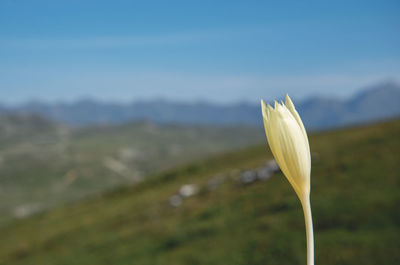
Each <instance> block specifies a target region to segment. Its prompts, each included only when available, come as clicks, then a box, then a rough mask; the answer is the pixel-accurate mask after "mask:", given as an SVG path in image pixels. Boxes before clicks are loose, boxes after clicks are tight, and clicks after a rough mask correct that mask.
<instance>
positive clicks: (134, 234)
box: [0, 120, 400, 265]
mask: <svg viewBox="0 0 400 265" xmlns="http://www.w3.org/2000/svg"><path fill="white" fill-rule="evenodd" d="M84 136H85V135H84V134H82V136H81V137H84ZM226 136H227V137H229V135H228V134H227V135H226ZM75 137H78V136H75ZM126 137H128V135H126ZM101 139H104V137H102V138H101ZM119 139H120V142H118V144H123V142H124V141H125V140H124V139H127V138H121V137H120V138H119ZM76 143H78V141H76ZM97 143H98V142H96V139H92V142H87V141H85V144H86V145H93V146H98V145H97ZM81 144H82V145H83V144H84V143H81ZM108 144H109V145H112V144H114V143H111V142H110V143H108ZM310 145H311V151H312V158H313V160H312V175H311V204H312V211H313V219H314V232H315V247H316V248H315V252H316V264H324V265H330V264H332V265H333V264H335V265H337V264H343V265H344V264H363V265H368V264H398V263H399V262H400V251H399V249H400V237H399V235H400V211H399V205H400V193H399V186H400V151H399V150H400V120H394V121H389V122H385V123H380V124H375V125H367V126H360V127H353V128H345V129H339V130H335V131H329V132H322V133H315V134H312V135H310ZM93 150H95V149H93ZM98 152H100V151H98ZM157 159H162V158H160V157H158V158H157ZM270 159H272V156H271V153H270V151H269V149H268V147H267V145H266V143H265V140H264V141H261V142H260V144H258V145H254V146H252V147H247V148H245V149H240V150H237V151H229V152H226V153H224V154H222V155H217V154H215V153H214V154H211V155H207V158H206V159H204V158H203V159H202V160H198V161H197V162H191V163H190V164H187V165H184V166H177V167H174V168H169V169H167V170H164V171H160V172H161V173H154V174H152V175H150V176H149V177H147V178H146V179H145V180H144V181H142V182H140V183H138V184H131V185H123V186H121V187H117V188H114V189H113V190H111V191H107V192H102V193H97V195H93V196H91V197H89V198H86V199H84V200H83V201H82V200H81V201H77V202H73V203H69V204H64V205H61V206H57V207H55V208H53V209H51V210H48V211H44V212H41V213H37V214H34V215H32V216H30V217H27V218H23V219H19V220H15V221H13V222H10V223H9V224H7V225H3V226H2V227H0V239H1V240H0V264H16V265H18V264H26V265H28V264H32V265H33V264H40V265H47V264H48V265H58V264H59V265H61V264H63V265H73V264H97V265H101V264H107V265H108V264H115V265H118V264H121V265H122V264H137V265H154V264H158V265H183V264H191V265H196V264H207V265H221V264H229V265H239V264H243V265H256V264H260V265H261V264H263V265H265V264H271V265H273V264H277V265H278V264H279V265H284V264H288V265H289V264H290V265H296V264H305V262H306V238H305V229H304V219H303V214H302V210H301V206H300V203H299V201H298V199H297V197H296V195H295V193H294V191H293V190H292V188H291V186H290V185H289V183H288V182H287V180H286V179H285V177H284V176H283V175H282V174H281V173H279V172H277V173H274V174H273V175H271V176H270V178H268V179H266V180H258V181H254V182H251V183H247V184H245V183H243V181H241V175H242V174H243V172H244V171H246V170H254V169H257V168H259V167H261V166H263V165H264V164H265V163H266V161H269V160H270ZM144 168H145V167H144ZM160 168H161V167H160ZM210 183H214V184H215V185H213V187H212V188H210ZM185 184H192V185H194V186H195V187H197V191H196V192H195V194H194V195H192V196H189V197H187V198H184V199H183V200H182V202H181V204H180V205H178V206H171V204H170V198H171V196H173V195H175V194H177V192H178V191H179V189H180V188H181V187H182V185H185ZM99 185H100V184H99ZM48 199H49V200H51V198H48Z"/></svg>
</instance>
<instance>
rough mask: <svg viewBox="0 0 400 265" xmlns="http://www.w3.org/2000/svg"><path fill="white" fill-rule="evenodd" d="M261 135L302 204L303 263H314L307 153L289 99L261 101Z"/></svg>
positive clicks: (295, 112)
mask: <svg viewBox="0 0 400 265" xmlns="http://www.w3.org/2000/svg"><path fill="white" fill-rule="evenodd" d="M261 109H262V114H263V120H264V128H265V134H266V135H267V140H268V144H269V146H270V148H271V151H272V154H273V155H274V157H275V160H276V162H277V163H278V165H279V167H280V168H281V170H282V172H283V174H284V175H285V176H286V178H287V179H288V181H289V182H290V184H291V185H292V186H293V189H294V191H295V192H296V194H297V196H298V197H299V199H300V202H301V205H302V207H303V212H304V217H305V222H306V233H307V250H308V252H307V264H308V265H313V264H314V239H313V228H312V218H311V206H310V173H311V155H310V146H309V143H308V138H307V133H306V130H305V128H304V125H303V122H302V121H301V119H300V116H299V114H298V113H297V111H296V109H295V107H294V105H293V102H292V101H291V99H290V98H289V96H288V95H286V101H285V104H283V103H282V104H280V103H277V102H276V101H275V108H272V107H271V106H270V105H268V106H266V105H265V103H264V101H263V100H261Z"/></svg>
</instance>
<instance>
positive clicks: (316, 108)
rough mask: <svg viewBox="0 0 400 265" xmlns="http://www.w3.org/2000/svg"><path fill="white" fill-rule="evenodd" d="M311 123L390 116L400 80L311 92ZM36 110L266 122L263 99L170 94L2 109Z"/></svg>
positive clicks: (70, 116) (116, 117)
mask: <svg viewBox="0 0 400 265" xmlns="http://www.w3.org/2000/svg"><path fill="white" fill-rule="evenodd" d="M295 103H296V106H297V109H298V111H299V113H300V115H301V116H302V118H303V120H304V122H305V124H306V126H307V127H308V128H312V129H325V128H331V127H337V126H345V125H350V124H358V123H365V122H370V121H375V120H381V119H388V118H391V117H395V116H398V115H400V85H399V84H398V83H396V82H391V81H388V82H384V83H380V84H376V85H374V86H371V87H368V88H365V89H363V90H361V91H360V92H359V93H357V94H355V95H353V96H352V97H351V98H349V99H339V98H326V97H311V98H308V99H305V100H303V101H297V102H295ZM8 112H12V113H15V112H16V113H36V114H39V115H42V116H44V117H47V118H49V119H52V120H55V121H58V122H61V123H66V124H69V125H75V126H76V125H77V126H81V125H92V124H121V123H125V122H129V121H133V120H148V121H153V122H156V123H176V124H209V125H240V124H241V125H250V126H261V122H262V121H261V116H260V115H261V112H260V106H259V104H258V103H257V104H251V103H237V104H231V105H218V104H212V103H207V102H198V103H176V102H169V101H165V100H156V101H147V102H133V103H130V104H117V103H102V102H98V101H95V100H92V99H84V100H80V101H77V102H73V103H53V104H48V103H42V102H29V103H25V104H22V105H19V106H14V107H5V106H0V113H8Z"/></svg>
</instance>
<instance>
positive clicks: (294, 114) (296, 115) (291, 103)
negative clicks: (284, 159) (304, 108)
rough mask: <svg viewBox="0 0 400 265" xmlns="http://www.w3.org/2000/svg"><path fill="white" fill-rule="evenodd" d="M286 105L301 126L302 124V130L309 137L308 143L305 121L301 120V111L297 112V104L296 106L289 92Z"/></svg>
mask: <svg viewBox="0 0 400 265" xmlns="http://www.w3.org/2000/svg"><path fill="white" fill-rule="evenodd" d="M285 105H286V107H287V108H288V109H289V111H290V112H291V113H292V115H293V116H294V118H295V119H296V121H297V123H298V124H299V126H300V128H301V130H302V132H303V134H304V137H305V138H306V139H307V143H308V137H307V132H306V129H305V128H304V124H303V122H302V120H301V118H300V115H299V113H298V112H297V110H296V108H295V106H294V104H293V102H292V100H291V99H290V97H289V95H288V94H286V100H285Z"/></svg>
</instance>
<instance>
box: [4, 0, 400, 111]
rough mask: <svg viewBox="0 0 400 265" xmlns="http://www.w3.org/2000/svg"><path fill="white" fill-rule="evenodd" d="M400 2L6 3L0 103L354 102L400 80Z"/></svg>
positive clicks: (10, 0) (81, 0)
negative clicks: (367, 89)
mask: <svg viewBox="0 0 400 265" xmlns="http://www.w3.org/2000/svg"><path fill="white" fill-rule="evenodd" d="M399 3H400V2H399V1H216V0H215V1H206V0H205V1H133V0H132V1H121V0H120V1H99V0H97V1H88V0H79V1H77V0H68V1H63V0H59V1H44V0H35V1H31V0H25V1H24V0H1V1H0V92H1V98H0V102H4V103H8V104H14V103H20V102H24V101H27V100H33V99H36V100H44V101H60V100H61V101H71V100H76V99H79V98H82V97H93V98H96V99H99V100H103V101H123V102H127V101H131V100H147V99H154V98H166V99H172V100H176V101H196V100H208V101H213V102H221V103H230V102H237V101H242V100H246V101H258V100H259V98H261V97H263V98H265V99H273V98H276V97H281V96H282V95H284V93H286V92H288V93H289V94H290V95H292V97H294V98H303V97H306V96H309V95H314V94H319V95H336V96H341V97H346V96H349V95H351V94H352V93H354V92H355V91H357V90H358V89H360V88H362V87H364V86H367V85H371V84H374V83H377V82H381V81H383V80H386V79H389V78H390V79H392V80H397V81H398V80H400V49H399V48H398V47H400V34H399V28H400V18H399V16H398V14H399V13H400V4H399Z"/></svg>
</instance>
